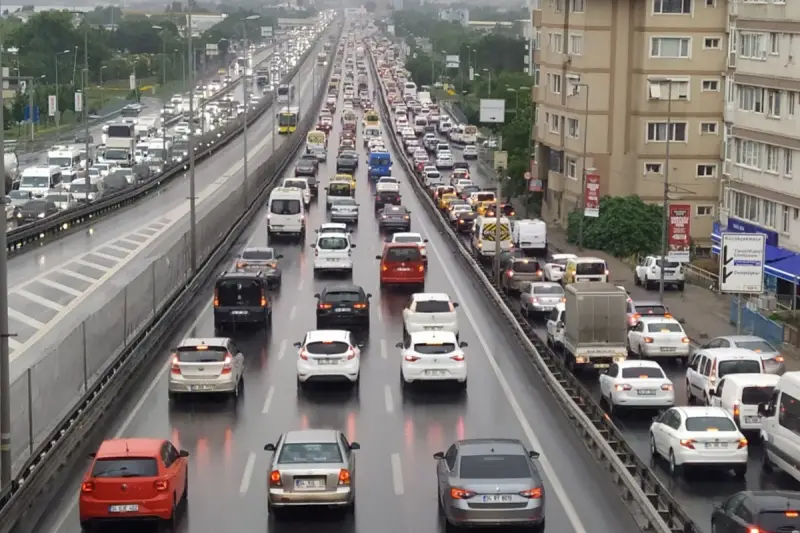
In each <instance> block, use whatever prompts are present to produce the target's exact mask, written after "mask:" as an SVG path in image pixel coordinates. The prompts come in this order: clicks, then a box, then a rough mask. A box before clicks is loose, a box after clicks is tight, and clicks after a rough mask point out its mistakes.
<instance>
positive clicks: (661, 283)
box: [658, 79, 741, 324]
mask: <svg viewBox="0 0 800 533" xmlns="http://www.w3.org/2000/svg"><path fill="white" fill-rule="evenodd" d="M667 84H668V88H667V146H666V148H665V150H666V154H665V161H664V165H665V166H666V168H665V169H664V216H663V218H662V220H661V266H660V268H659V269H658V270H659V272H658V299H659V301H660V302H661V303H664V266H665V264H666V262H667V251H668V250H667V217H669V167H670V161H669V156H670V144H671V143H670V141H671V139H672V131H671V130H672V79H669V80H667ZM740 300H741V297H740ZM739 324H741V320H739Z"/></svg>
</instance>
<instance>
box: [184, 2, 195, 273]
mask: <svg viewBox="0 0 800 533" xmlns="http://www.w3.org/2000/svg"><path fill="white" fill-rule="evenodd" d="M187 9H188V10H189V13H187V15H186V39H187V55H188V60H189V259H190V261H191V263H190V264H191V266H192V274H196V273H197V201H196V200H197V198H196V197H195V194H196V193H195V179H194V174H195V172H194V171H195V157H194V50H193V49H192V11H191V8H189V7H188V6H187Z"/></svg>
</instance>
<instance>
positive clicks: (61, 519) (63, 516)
mask: <svg viewBox="0 0 800 533" xmlns="http://www.w3.org/2000/svg"><path fill="white" fill-rule="evenodd" d="M212 302H213V300H209V301H208V303H207V304H205V305H202V306H200V313H198V315H197V317H196V318H195V319H194V321H193V322H192V324H191V325H190V326H189V327H188V328H187V329H186V331H184V336H185V335H186V334H187V333H188V332H190V331H192V330H194V329H195V328H196V327H197V324H199V323H200V320H202V319H203V315H204V314H205V312H206V309H208V308H210V307H211V304H212ZM9 340H10V339H9ZM170 363H172V360H171V359H170V358H167V360H166V361H165V362H164V364H163V365H162V367H161V369H160V370H159V371H158V374H156V375H155V376H153V380H152V381H151V382H150V384H149V385H148V386H147V389H146V390H145V391H144V394H142V395H141V396H139V401H138V402H136V405H134V406H133V408H131V410H130V412H129V413H128V416H127V417H126V418H125V420H123V421H122V425H120V426H119V429H118V430H117V432H116V433H114V438H115V439H119V438H120V437H122V435H123V434H124V433H125V432H126V431H127V430H128V427H129V426H130V425H131V424H132V423H133V419H134V418H136V415H138V414H139V411H141V410H142V407H143V406H144V404H145V402H147V400H149V399H150V395H151V394H152V393H153V391H154V390H155V388H156V387H157V386H158V385H159V383H161V382H162V381H163V380H164V376H166V375H167V371H168V370H169V367H170ZM77 506H78V495H77V494H76V495H75V496H74V497H73V498H72V501H71V503H70V505H68V506H67V507H65V508H64V511H63V512H62V513H61V515H60V516H59V517H58V520H57V521H56V523H55V525H54V526H53V528H52V529H51V530H50V533H59V532H60V531H61V530H62V529H63V527H64V522H66V521H67V519H68V518H70V515H71V514H72V510H73V509H75V508H76V507H77Z"/></svg>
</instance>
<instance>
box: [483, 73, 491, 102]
mask: <svg viewBox="0 0 800 533" xmlns="http://www.w3.org/2000/svg"><path fill="white" fill-rule="evenodd" d="M483 71H484V72H485V73H487V74H488V75H489V94H487V95H486V98H491V97H492V71H491V70H489V69H488V68H485V69H483Z"/></svg>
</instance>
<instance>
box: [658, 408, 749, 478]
mask: <svg viewBox="0 0 800 533" xmlns="http://www.w3.org/2000/svg"><path fill="white" fill-rule="evenodd" d="M650 454H651V455H652V457H653V458H654V459H656V458H658V457H661V458H663V459H665V460H666V461H667V464H668V465H669V472H670V474H671V475H673V476H674V475H677V474H679V473H681V470H683V471H685V469H686V467H689V466H699V467H715V468H717V469H719V470H722V471H726V472H727V471H730V470H733V473H734V475H735V476H736V478H737V479H744V477H745V474H746V473H747V439H746V438H744V435H742V433H741V432H740V431H739V430H738V428H737V427H736V424H735V423H734V421H733V418H731V416H730V415H729V414H728V413H727V412H726V411H725V410H724V409H722V408H721V407H702V406H681V407H673V408H672V409H669V410H668V411H666V412H665V413H664V414H662V415H661V416H660V417H658V418H657V419H656V420H654V421H653V424H652V425H651V426H650Z"/></svg>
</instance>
